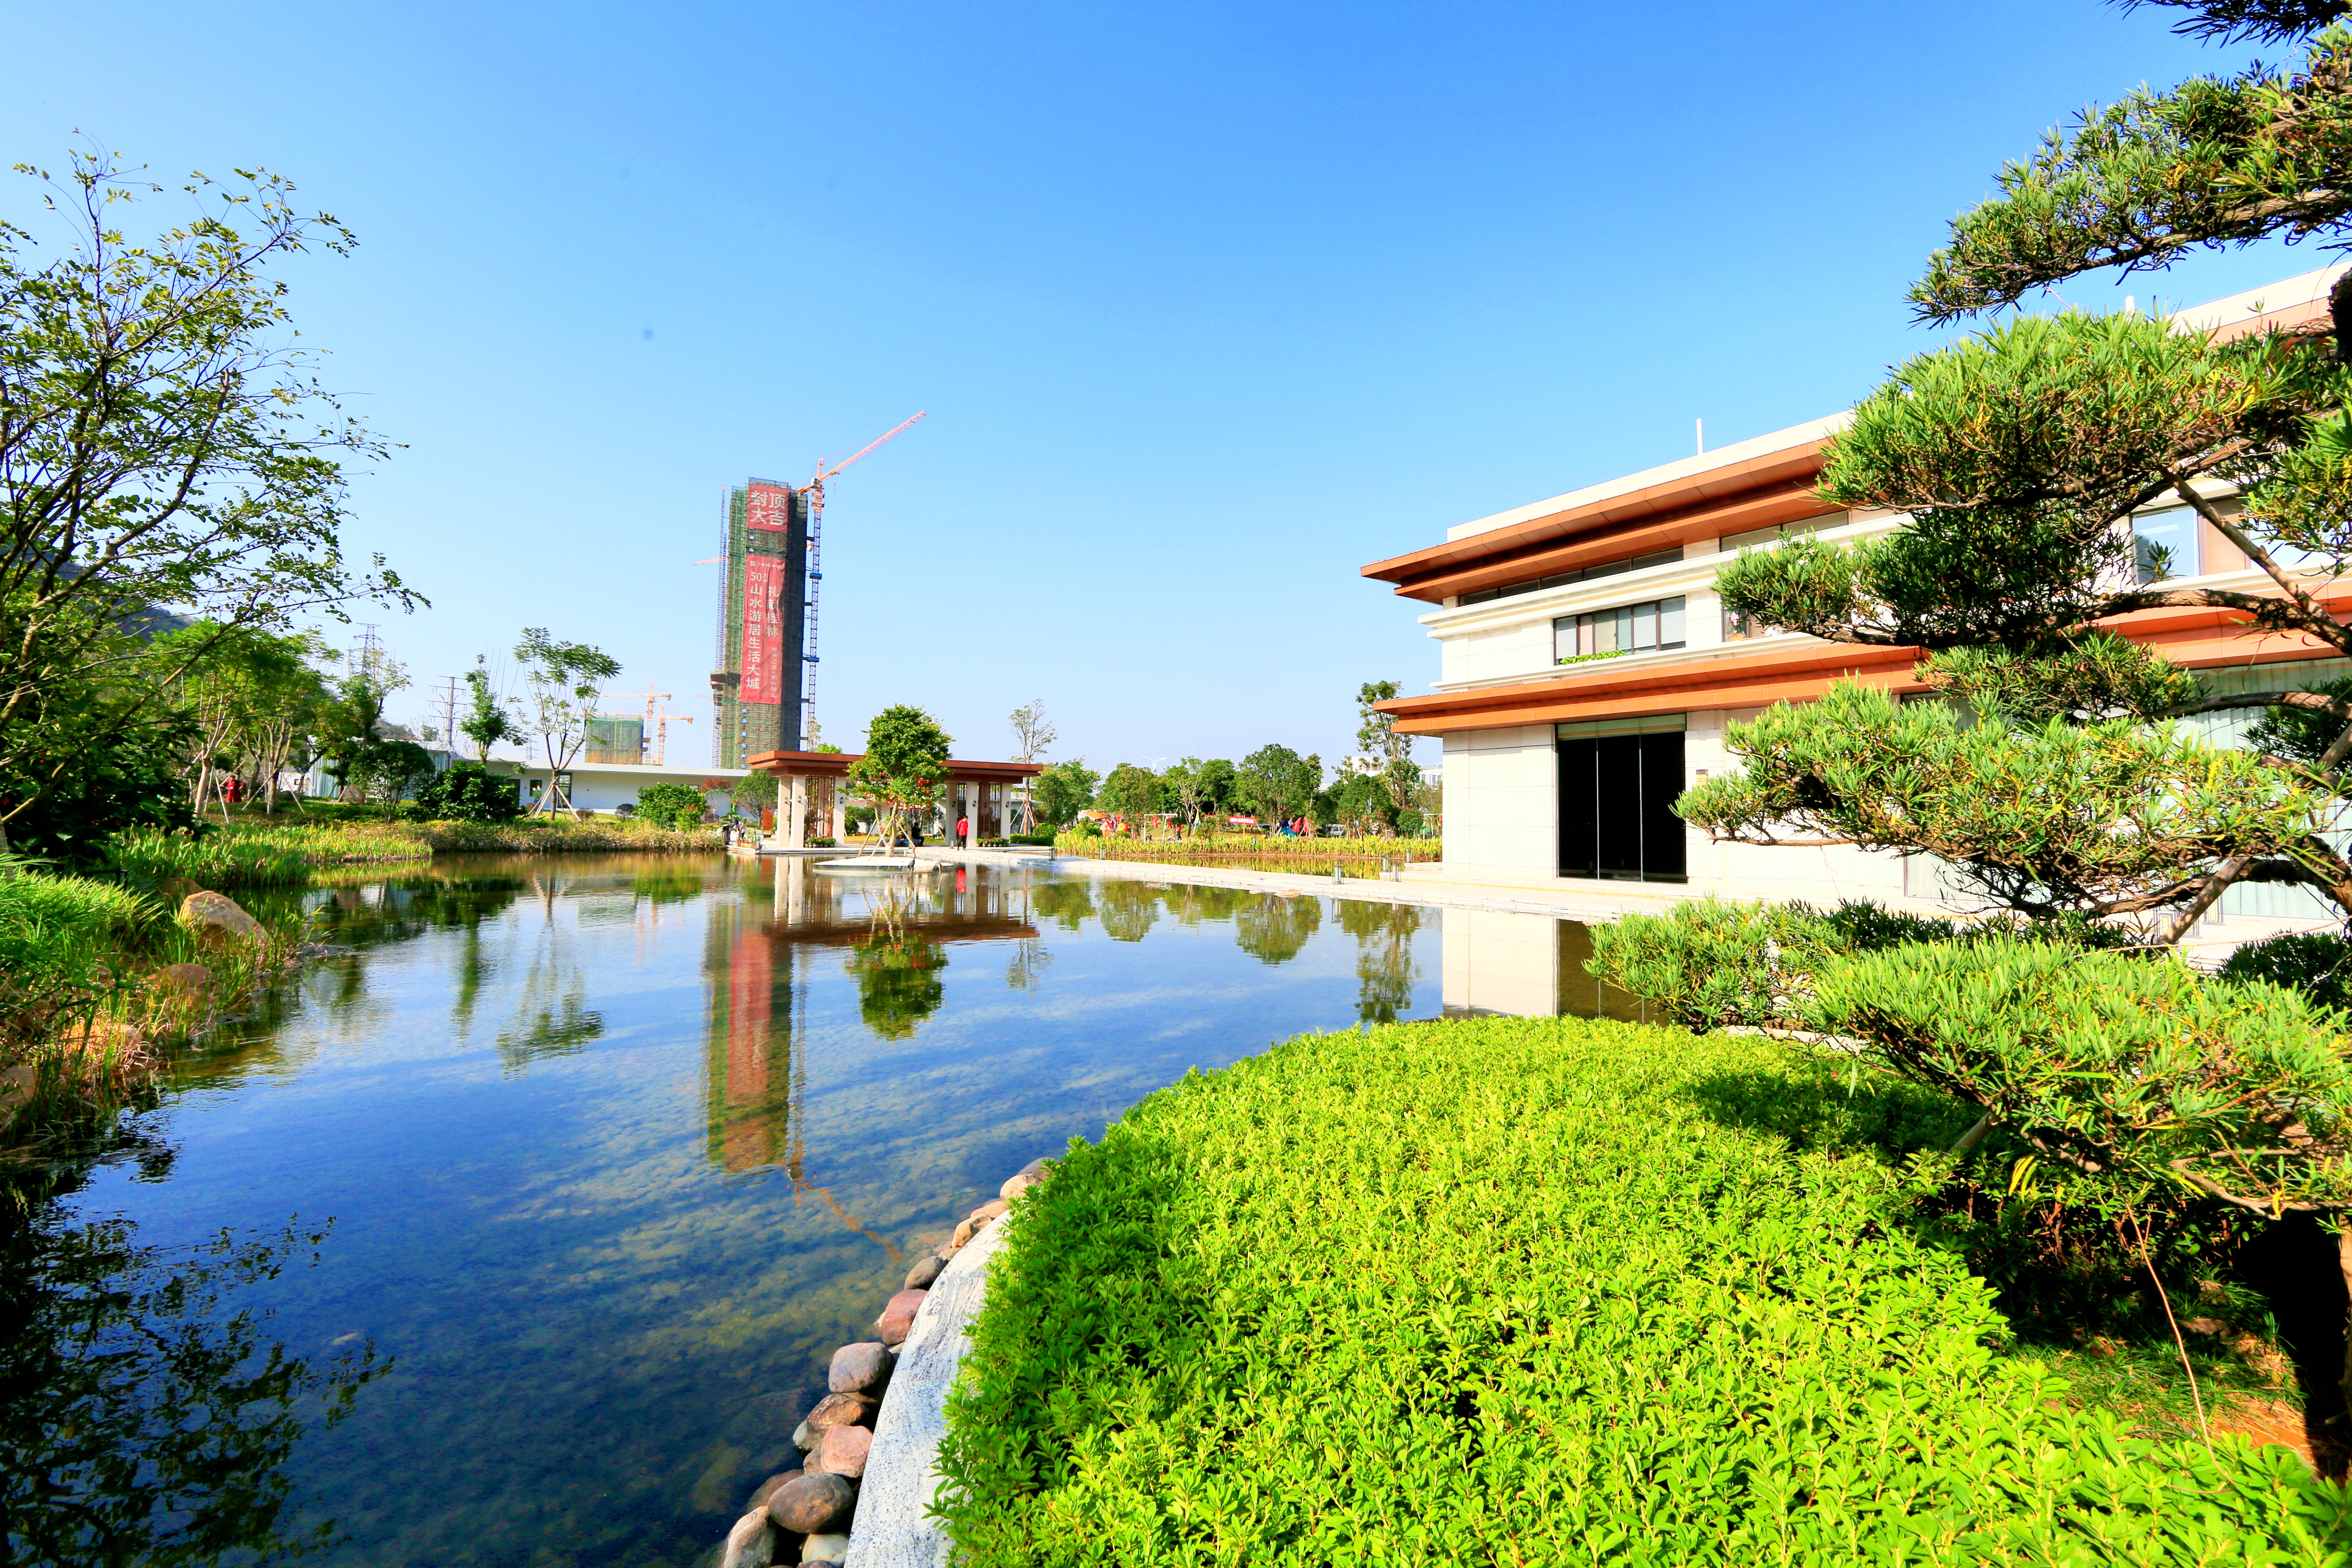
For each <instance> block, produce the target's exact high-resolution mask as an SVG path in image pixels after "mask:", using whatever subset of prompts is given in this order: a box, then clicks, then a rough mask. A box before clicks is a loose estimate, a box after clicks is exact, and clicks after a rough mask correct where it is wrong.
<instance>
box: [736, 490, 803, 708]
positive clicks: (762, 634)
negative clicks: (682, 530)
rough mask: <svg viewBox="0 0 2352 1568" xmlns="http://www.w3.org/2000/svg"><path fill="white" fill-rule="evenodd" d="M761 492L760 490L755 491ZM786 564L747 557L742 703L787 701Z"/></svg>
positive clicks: (760, 556)
mask: <svg viewBox="0 0 2352 1568" xmlns="http://www.w3.org/2000/svg"><path fill="white" fill-rule="evenodd" d="M754 493H755V494H756V493H757V492H756V491H755V492H754ZM783 596H784V563H782V561H779V560H777V559H776V558H775V557H774V556H772V555H746V556H745V557H743V684H742V687H741V688H740V692H739V698H740V700H741V701H745V702H782V700H784V658H785V656H786V655H787V654H788V653H791V652H793V651H795V650H793V649H789V648H786V647H784V611H783V605H782V599H783Z"/></svg>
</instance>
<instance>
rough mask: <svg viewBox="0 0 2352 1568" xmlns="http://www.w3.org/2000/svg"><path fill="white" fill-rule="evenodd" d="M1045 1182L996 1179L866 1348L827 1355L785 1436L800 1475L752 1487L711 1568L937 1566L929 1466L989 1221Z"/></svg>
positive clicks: (983, 1271) (1026, 1170)
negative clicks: (815, 1388)
mask: <svg viewBox="0 0 2352 1568" xmlns="http://www.w3.org/2000/svg"><path fill="white" fill-rule="evenodd" d="M1052 1173H1053V1162H1052V1161H1050V1160H1047V1159H1043V1158H1040V1159H1036V1160H1032V1161H1030V1162H1029V1163H1027V1164H1026V1165H1024V1166H1023V1167H1022V1168H1021V1169H1020V1170H1019V1171H1016V1172H1015V1173H1013V1175H1011V1176H1010V1177H1008V1178H1006V1180H1005V1183H1004V1184H1003V1187H1002V1188H1000V1189H999V1190H998V1194H997V1196H996V1197H994V1198H992V1199H991V1200H990V1201H989V1202H987V1203H984V1204H982V1205H980V1206H979V1207H978V1208H976V1209H974V1210H972V1211H971V1214H970V1215H968V1216H966V1217H965V1218H964V1220H963V1221H962V1222H961V1224H959V1225H958V1226H956V1228H955V1234H954V1235H953V1236H952V1237H950V1238H949V1239H948V1240H947V1242H945V1243H944V1244H943V1245H941V1246H940V1247H937V1248H934V1249H933V1250H932V1251H930V1252H929V1253H927V1254H925V1255H924V1256H923V1257H921V1258H918V1259H916V1261H915V1266H914V1267H913V1268H909V1269H908V1271H907V1279H906V1283H905V1285H904V1286H903V1287H902V1288H901V1289H899V1290H898V1292H897V1294H895V1295H893V1296H892V1297H891V1298H890V1299H889V1300H888V1301H887V1302H885V1303H884V1304H883V1307H882V1314H881V1316H880V1317H878V1318H877V1319H876V1320H875V1323H874V1338H873V1339H871V1340H861V1341H859V1342H857V1343H856V1344H848V1345H844V1346H842V1347H841V1348H840V1349H839V1350H837V1351H835V1352H833V1361H832V1363H831V1365H830V1366H829V1367H828V1368H827V1369H826V1377H825V1387H826V1389H827V1393H826V1394H825V1396H824V1398H823V1399H821V1400H819V1401H818V1402H817V1404H816V1405H815V1407H814V1409H812V1410H811V1411H810V1412H809V1413H808V1415H807V1417H806V1418H805V1419H803V1421H802V1422H801V1424H800V1426H799V1427H798V1428H797V1429H795V1430H794V1431H793V1447H797V1448H799V1449H800V1450H801V1452H802V1454H803V1459H802V1461H801V1468H799V1469H796V1470H784V1471H782V1472H781V1473H779V1474H776V1475H772V1476H770V1477H769V1478H768V1479H766V1480H764V1481H761V1483H760V1485H759V1487H758V1489H755V1490H754V1491H753V1492H752V1493H751V1498H750V1500H748V1501H746V1502H745V1503H744V1505H743V1509H744V1511H743V1514H742V1517H740V1519H738V1520H737V1521H735V1523H734V1526H733V1527H732V1528H731V1529H730V1530H729V1531H728V1532H727V1542H726V1544H725V1545H724V1546H723V1547H722V1548H720V1550H719V1563H718V1568H771V1565H772V1564H776V1563H801V1564H803V1568H827V1565H829V1568H842V1565H843V1564H844V1563H856V1564H857V1565H858V1568H902V1565H906V1568H911V1565H913V1564H916V1563H923V1564H926V1565H928V1564H929V1563H944V1562H945V1561H946V1552H945V1550H944V1548H945V1544H946V1543H945V1541H944V1539H943V1538H942V1537H940V1534H939V1531H938V1527H937V1526H936V1525H934V1524H932V1523H931V1522H930V1521H929V1520H928V1519H927V1518H926V1517H925V1514H924V1510H925V1509H926V1508H927V1507H928V1505H929V1502H930V1500H931V1492H932V1489H933V1488H934V1487H935V1486H936V1485H937V1482H938V1476H937V1472H936V1471H935V1470H934V1469H933V1468H932V1456H933V1455H934V1453H936V1451H937V1450H938V1447H939V1440H940V1436H941V1434H942V1433H943V1432H944V1430H945V1420H944V1405H945V1401H946V1398H947V1390H948V1386H949V1385H950V1384H952V1383H953V1382H954V1380H955V1373H956V1368H957V1365H958V1364H959V1363H961V1361H962V1359H963V1352H964V1347H965V1340H964V1336H963V1332H962V1329H963V1324H964V1323H965V1322H966V1321H969V1320H970V1317H971V1313H972V1311H973V1310H976V1309H977V1308H978V1306H979V1302H980V1295H981V1291H982V1287H983V1285H984V1283H985V1280H986V1275H987V1265H988V1258H989V1256H990V1255H992V1254H993V1253H994V1252H995V1250H996V1243H997V1241H998V1239H999V1235H998V1227H997V1226H996V1222H997V1221H998V1220H999V1219H1002V1218H1003V1216H1004V1215H1006V1214H1007V1213H1008V1212H1010V1211H1011V1209H1012V1207H1013V1200H1014V1199H1015V1198H1017V1197H1019V1196H1020V1195H1021V1194H1023V1193H1024V1192H1026V1191H1028V1190H1029V1189H1030V1188H1031V1187H1034V1186H1036V1185H1037V1184H1040V1183H1042V1182H1044V1181H1045V1179H1046V1178H1047V1177H1048V1176H1049V1175H1051V1174H1052ZM976 1241H977V1242H978V1245H975V1242H976ZM869 1478H871V1479H870V1481H869ZM869 1491H870V1493H871V1494H872V1495H871V1498H870V1500H868V1501H866V1504H865V1506H864V1508H863V1511H862V1512H861V1508H860V1499H861V1496H863V1495H865V1494H866V1493H868V1492H869ZM853 1552H854V1553H855V1555H854V1556H853V1555H852V1554H853Z"/></svg>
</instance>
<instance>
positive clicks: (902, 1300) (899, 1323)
mask: <svg viewBox="0 0 2352 1568" xmlns="http://www.w3.org/2000/svg"><path fill="white" fill-rule="evenodd" d="M930 1295H931V1293H930V1292H929V1290H901V1291H899V1292H898V1294H897V1295H895V1296H893V1297H891V1298H890V1300H889V1304H888V1305H887V1306H886V1307H884V1308H883V1309H882V1316H881V1317H880V1318H878V1319H877V1320H876V1321H875V1323H874V1331H875V1332H876V1333H877V1334H880V1335H881V1336H882V1342H883V1343H884V1344H886V1345H902V1344H905V1343H906V1342H907V1336H908V1334H910V1333H912V1332H914V1330H915V1314H916V1313H918V1312H919V1311H921V1310H923V1303H924V1302H925V1301H928V1300H930Z"/></svg>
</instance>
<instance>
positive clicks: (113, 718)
mask: <svg viewBox="0 0 2352 1568" xmlns="http://www.w3.org/2000/svg"><path fill="white" fill-rule="evenodd" d="M195 743H196V730H195V725H194V721H192V720H190V719H189V718H188V717H187V715H186V714H185V713H184V711H183V710H180V709H179V708H177V707H176V706H174V705H173V704H170V703H168V702H158V701H157V700H156V699H155V694H154V692H153V690H152V688H149V687H146V686H143V685H137V684H133V683H131V682H129V681H121V680H112V681H100V680H89V681H84V682H81V683H79V686H78V688H77V689H73V690H71V691H67V692H58V693H52V694H51V695H50V696H49V698H48V699H47V700H44V701H43V702H42V703H41V705H40V708H39V710H38V712H37V718H36V720H35V721H32V722H30V723H28V724H27V725H26V730H25V731H24V732H23V733H21V734H20V735H19V736H18V738H17V740H16V745H17V747H18V748H19V749H18V752H17V755H18V756H19V757H20V758H21V759H23V761H24V762H25V763H26V766H27V768H28V769H30V770H32V772H33V774H34V776H37V777H39V778H42V779H45V780H47V784H46V785H45V786H44V787H42V788H40V789H38V790H37V791H35V792H32V793H30V794H28V795H25V796H17V795H15V793H14V788H13V786H12V785H11V784H9V783H7V782H6V781H5V780H0V810H6V809H8V808H9V807H10V806H14V807H15V808H16V809H15V811H14V815H13V816H11V817H10V818H9V820H10V823H11V827H10V830H9V842H10V845H11V847H12V848H13V849H14V850H16V852H18V853H21V854H24V855H27V856H31V857H34V858H39V859H43V860H49V861H54V862H56V863H57V864H58V865H60V866H63V867H67V868H77V869H79V868H91V867H96V866H100V865H103V864H104V863H105V862H106V859H107V856H108V847H107V846H108V842H109V840H110V839H111V838H112V837H114V835H116V834H118V833H120V832H122V831H124V830H125V829H128V828H134V827H157V828H163V829H166V830H170V829H173V828H182V827H188V826H193V825H194V821H195V816H194V812H193V811H191V810H190V808H189V805H188V791H187V789H186V787H185V784H184V768H185V767H186V764H187V757H188V753H189V752H190V750H191V749H192V748H193V747H194V745H195Z"/></svg>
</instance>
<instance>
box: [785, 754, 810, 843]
mask: <svg viewBox="0 0 2352 1568" xmlns="http://www.w3.org/2000/svg"><path fill="white" fill-rule="evenodd" d="M792 783H793V787H792V793H791V798H790V808H789V811H788V812H787V814H786V816H785V817H784V847H785V848H787V849H805V848H807V847H808V803H809V801H808V788H809V782H808V777H807V775H806V774H804V773H794V774H793V780H792Z"/></svg>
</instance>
